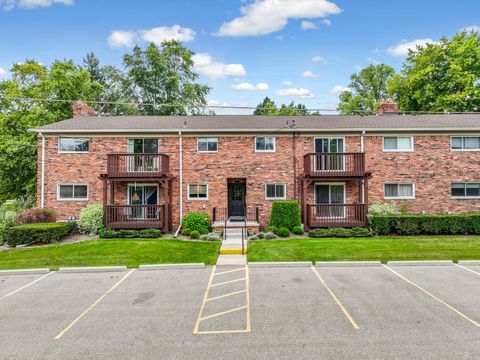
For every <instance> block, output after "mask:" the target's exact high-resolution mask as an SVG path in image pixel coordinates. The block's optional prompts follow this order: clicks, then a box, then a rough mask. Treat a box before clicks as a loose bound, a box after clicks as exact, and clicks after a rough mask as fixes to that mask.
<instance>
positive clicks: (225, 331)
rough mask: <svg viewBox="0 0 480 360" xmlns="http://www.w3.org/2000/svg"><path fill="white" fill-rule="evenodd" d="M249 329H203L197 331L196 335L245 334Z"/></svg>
mask: <svg viewBox="0 0 480 360" xmlns="http://www.w3.org/2000/svg"><path fill="white" fill-rule="evenodd" d="M249 332H251V330H247V329H245V330H244V329H240V330H205V331H199V332H197V333H196V335H203V334H245V333H249Z"/></svg>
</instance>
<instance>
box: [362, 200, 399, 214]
mask: <svg viewBox="0 0 480 360" xmlns="http://www.w3.org/2000/svg"><path fill="white" fill-rule="evenodd" d="M397 214H400V212H399V211H398V210H397V209H396V208H395V205H393V204H389V203H384V204H380V203H375V204H372V205H370V206H369V207H368V217H374V216H378V215H397Z"/></svg>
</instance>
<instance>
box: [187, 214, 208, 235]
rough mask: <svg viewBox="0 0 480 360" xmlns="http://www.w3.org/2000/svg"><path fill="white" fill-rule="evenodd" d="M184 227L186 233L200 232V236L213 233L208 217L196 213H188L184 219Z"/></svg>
mask: <svg viewBox="0 0 480 360" xmlns="http://www.w3.org/2000/svg"><path fill="white" fill-rule="evenodd" d="M182 227H183V229H184V231H185V230H187V231H190V232H191V231H198V232H199V233H200V234H208V233H209V232H210V231H212V227H211V226H210V219H209V217H208V215H207V214H202V213H196V212H191V213H188V214H187V216H185V217H184V218H183V222H182ZM182 233H183V232H182Z"/></svg>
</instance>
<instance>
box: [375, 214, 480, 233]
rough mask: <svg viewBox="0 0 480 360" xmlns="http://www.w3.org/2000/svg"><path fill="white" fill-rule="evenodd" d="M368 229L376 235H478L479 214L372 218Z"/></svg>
mask: <svg viewBox="0 0 480 360" xmlns="http://www.w3.org/2000/svg"><path fill="white" fill-rule="evenodd" d="M370 227H371V228H372V231H373V232H374V233H375V234H376V235H389V234H398V235H419V234H432V235H438V234H444V235H455V234H465V235H467V234H472V235H475V234H480V213H468V214H435V215H420V214H405V215H384V216H372V217H371V218H370Z"/></svg>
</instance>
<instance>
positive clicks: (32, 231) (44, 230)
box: [5, 222, 75, 246]
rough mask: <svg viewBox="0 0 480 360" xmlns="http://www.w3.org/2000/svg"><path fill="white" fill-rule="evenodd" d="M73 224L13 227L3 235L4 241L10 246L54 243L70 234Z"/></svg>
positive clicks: (39, 224) (37, 224) (40, 224)
mask: <svg viewBox="0 0 480 360" xmlns="http://www.w3.org/2000/svg"><path fill="white" fill-rule="evenodd" d="M74 228H75V223H71V222H66V223H36V224H24V225H18V226H13V227H11V228H10V229H8V230H7V231H6V233H5V239H6V241H7V243H8V244H9V245H10V246H17V245H20V244H30V243H33V242H40V243H43V244H49V243H55V242H58V241H59V240H61V239H62V238H64V237H65V236H67V235H68V234H70V232H71V231H72V230H73V229H74Z"/></svg>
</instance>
